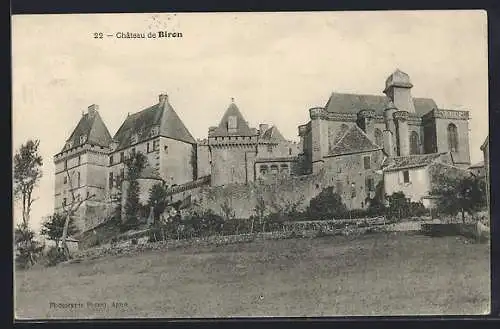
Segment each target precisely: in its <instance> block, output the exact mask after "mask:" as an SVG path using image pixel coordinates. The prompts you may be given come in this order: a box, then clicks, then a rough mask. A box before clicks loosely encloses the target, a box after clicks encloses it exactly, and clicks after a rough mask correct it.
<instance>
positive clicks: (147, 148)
mask: <svg viewBox="0 0 500 329" xmlns="http://www.w3.org/2000/svg"><path fill="white" fill-rule="evenodd" d="M146 152H147V153H149V143H147V144H146Z"/></svg>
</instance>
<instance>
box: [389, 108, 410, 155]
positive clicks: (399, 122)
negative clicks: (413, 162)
mask: <svg viewBox="0 0 500 329" xmlns="http://www.w3.org/2000/svg"><path fill="white" fill-rule="evenodd" d="M393 116H394V121H395V122H396V129H397V140H398V155H399V156H405V155H410V140H409V139H410V135H409V131H408V112H407V111H397V112H394V114H393Z"/></svg>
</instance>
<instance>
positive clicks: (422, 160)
mask: <svg viewBox="0 0 500 329" xmlns="http://www.w3.org/2000/svg"><path fill="white" fill-rule="evenodd" d="M446 154H449V153H447V152H444V153H430V154H411V155H405V156H397V157H393V158H387V159H386V162H385V163H384V164H383V165H382V166H383V170H384V171H397V170H401V169H408V168H418V167H425V166H427V165H430V164H431V163H433V162H436V161H437V160H439V159H441V158H442V157H443V156H444V155H446Z"/></svg>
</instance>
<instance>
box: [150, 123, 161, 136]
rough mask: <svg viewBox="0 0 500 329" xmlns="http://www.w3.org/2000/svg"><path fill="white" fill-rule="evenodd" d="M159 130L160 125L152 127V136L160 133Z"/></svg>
mask: <svg viewBox="0 0 500 329" xmlns="http://www.w3.org/2000/svg"><path fill="white" fill-rule="evenodd" d="M158 131H159V129H158V126H154V127H152V128H151V133H150V136H151V137H153V136H156V135H158Z"/></svg>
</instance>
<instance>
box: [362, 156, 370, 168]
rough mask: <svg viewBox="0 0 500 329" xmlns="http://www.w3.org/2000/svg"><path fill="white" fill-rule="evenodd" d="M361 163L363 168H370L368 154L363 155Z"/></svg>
mask: <svg viewBox="0 0 500 329" xmlns="http://www.w3.org/2000/svg"><path fill="white" fill-rule="evenodd" d="M363 164H364V168H365V169H370V168H371V163H370V156H369V155H368V156H365V157H363Z"/></svg>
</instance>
